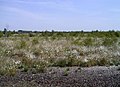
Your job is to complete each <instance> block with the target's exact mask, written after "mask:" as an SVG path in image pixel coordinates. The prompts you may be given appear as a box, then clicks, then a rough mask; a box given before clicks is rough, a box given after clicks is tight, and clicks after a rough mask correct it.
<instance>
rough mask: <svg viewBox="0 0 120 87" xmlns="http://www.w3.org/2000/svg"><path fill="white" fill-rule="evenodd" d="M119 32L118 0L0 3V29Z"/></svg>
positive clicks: (6, 0) (9, 0) (16, 0)
mask: <svg viewBox="0 0 120 87" xmlns="http://www.w3.org/2000/svg"><path fill="white" fill-rule="evenodd" d="M5 27H7V29H8V30H32V31H45V30H48V31H51V30H55V31H81V30H84V31H92V30H100V31H104V30H105V31H107V30H120V0H0V30H3V29H4V28H5Z"/></svg>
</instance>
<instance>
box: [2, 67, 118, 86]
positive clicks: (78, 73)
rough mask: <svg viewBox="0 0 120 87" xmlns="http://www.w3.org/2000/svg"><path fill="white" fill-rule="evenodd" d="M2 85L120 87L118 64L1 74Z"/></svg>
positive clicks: (52, 68) (50, 68)
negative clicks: (8, 74) (10, 74)
mask: <svg viewBox="0 0 120 87" xmlns="http://www.w3.org/2000/svg"><path fill="white" fill-rule="evenodd" d="M0 87H120V70H118V66H110V67H105V66H99V67H98V66H95V67H89V68H79V67H69V68H68V67H65V68H60V67H49V68H48V69H47V71H46V72H45V73H37V74H32V73H30V72H29V73H25V72H20V73H18V74H16V75H15V76H0Z"/></svg>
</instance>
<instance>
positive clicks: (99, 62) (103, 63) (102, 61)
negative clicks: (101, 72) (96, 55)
mask: <svg viewBox="0 0 120 87" xmlns="http://www.w3.org/2000/svg"><path fill="white" fill-rule="evenodd" d="M97 65H99V66H104V65H108V61H107V59H105V58H100V59H99V60H98V61H97Z"/></svg>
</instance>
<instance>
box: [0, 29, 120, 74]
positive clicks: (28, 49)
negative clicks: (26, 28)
mask: <svg viewBox="0 0 120 87" xmlns="http://www.w3.org/2000/svg"><path fill="white" fill-rule="evenodd" d="M0 37H1V38H0V75H10V76H11V75H13V76H14V75H15V74H16V72H18V71H20V72H29V71H32V72H33V73H40V72H45V71H46V68H47V67H71V66H78V67H91V66H112V65H116V66H118V65H120V32H119V31H117V32H115V31H109V32H98V31H94V32H82V31H81V32H55V31H52V32H48V31H46V32H36V33H33V32H32V33H18V32H10V31H9V32H7V35H6V37H5V35H4V34H3V33H2V32H0Z"/></svg>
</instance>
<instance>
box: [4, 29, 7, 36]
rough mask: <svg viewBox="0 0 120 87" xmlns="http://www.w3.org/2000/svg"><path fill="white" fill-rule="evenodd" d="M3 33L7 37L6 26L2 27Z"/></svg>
mask: <svg viewBox="0 0 120 87" xmlns="http://www.w3.org/2000/svg"><path fill="white" fill-rule="evenodd" d="M3 34H4V36H5V37H7V29H6V28H4V31H3Z"/></svg>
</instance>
